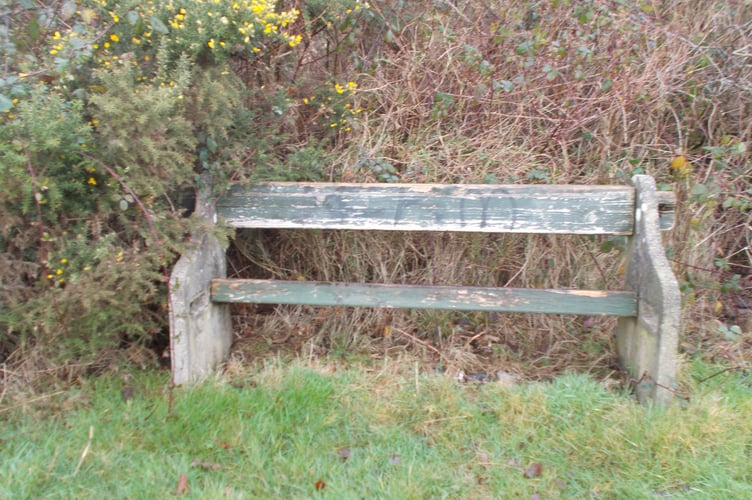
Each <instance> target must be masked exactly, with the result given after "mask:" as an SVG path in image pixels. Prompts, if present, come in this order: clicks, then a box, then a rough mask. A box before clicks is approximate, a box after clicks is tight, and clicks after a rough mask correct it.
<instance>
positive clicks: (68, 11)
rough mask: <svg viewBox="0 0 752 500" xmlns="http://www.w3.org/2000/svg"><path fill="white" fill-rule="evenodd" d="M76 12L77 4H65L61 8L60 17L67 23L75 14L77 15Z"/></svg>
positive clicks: (69, 2)
mask: <svg viewBox="0 0 752 500" xmlns="http://www.w3.org/2000/svg"><path fill="white" fill-rule="evenodd" d="M76 10H78V6H77V5H76V2H71V1H68V2H65V3H64V4H63V6H62V7H61V8H60V17H61V18H62V19H63V20H64V21H67V20H68V19H70V18H71V17H72V16H73V14H75V13H76Z"/></svg>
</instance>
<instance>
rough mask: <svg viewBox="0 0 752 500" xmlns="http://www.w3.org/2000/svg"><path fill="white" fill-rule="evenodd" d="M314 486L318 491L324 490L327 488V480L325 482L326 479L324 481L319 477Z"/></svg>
mask: <svg viewBox="0 0 752 500" xmlns="http://www.w3.org/2000/svg"><path fill="white" fill-rule="evenodd" d="M314 487H315V488H316V491H321V490H323V489H324V488H326V483H325V482H324V481H323V480H322V479H319V480H318V481H316V483H315V484H314Z"/></svg>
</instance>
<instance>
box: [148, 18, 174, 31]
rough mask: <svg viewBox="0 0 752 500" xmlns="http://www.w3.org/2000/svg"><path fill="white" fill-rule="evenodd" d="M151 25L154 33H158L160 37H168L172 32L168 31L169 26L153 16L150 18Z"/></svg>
mask: <svg viewBox="0 0 752 500" xmlns="http://www.w3.org/2000/svg"><path fill="white" fill-rule="evenodd" d="M149 23H151V29H152V30H153V31H156V32H157V33H159V34H160V35H166V34H167V33H169V32H170V30H168V29H167V26H165V24H164V23H163V22H162V20H161V19H159V18H158V17H157V16H151V17H150V18H149Z"/></svg>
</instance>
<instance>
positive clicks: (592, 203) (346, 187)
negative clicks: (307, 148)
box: [217, 182, 634, 235]
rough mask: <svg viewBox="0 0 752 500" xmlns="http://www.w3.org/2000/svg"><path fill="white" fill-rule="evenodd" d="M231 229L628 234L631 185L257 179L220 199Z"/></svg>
mask: <svg viewBox="0 0 752 500" xmlns="http://www.w3.org/2000/svg"><path fill="white" fill-rule="evenodd" d="M217 212H218V214H219V215H220V216H221V217H223V218H224V220H225V222H226V223H227V224H228V225H230V226H233V227H246V228H278V229H281V228H301V229H303V228H307V229H366V230H398V231H463V232H489V233H490V232H509V233H548V234H554V233H559V234H625V235H626V234H631V233H632V230H633V225H634V188H633V187H631V186H568V185H485V184H483V185H477V184H462V185H457V184H455V185H440V184H333V183H284V182H274V183H260V184H254V185H250V186H234V187H233V188H232V189H231V190H230V191H229V192H228V193H227V194H225V195H224V196H222V197H221V198H220V199H219V201H218V203H217Z"/></svg>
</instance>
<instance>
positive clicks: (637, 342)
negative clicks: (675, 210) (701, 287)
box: [616, 175, 681, 405]
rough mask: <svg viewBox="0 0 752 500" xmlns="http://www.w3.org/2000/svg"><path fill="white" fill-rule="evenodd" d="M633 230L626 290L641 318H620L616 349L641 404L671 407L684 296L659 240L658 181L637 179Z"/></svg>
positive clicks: (639, 176) (645, 176)
mask: <svg viewBox="0 0 752 500" xmlns="http://www.w3.org/2000/svg"><path fill="white" fill-rule="evenodd" d="M632 182H633V183H634V186H635V197H636V200H635V204H636V210H635V231H634V235H633V236H632V238H631V243H630V248H629V250H628V251H629V256H628V261H627V275H626V287H627V289H629V290H632V291H635V292H636V293H637V298H638V306H637V310H638V312H637V317H636V318H634V317H633V318H621V319H620V320H619V324H618V326H617V330H616V348H617V352H618V355H619V360H620V362H621V365H622V366H623V367H625V368H627V370H628V371H629V373H630V375H631V376H632V377H633V378H634V380H636V381H637V386H636V393H637V397H638V399H639V400H640V402H643V403H644V402H654V403H656V404H659V405H667V404H668V403H670V401H671V399H672V396H673V392H672V391H673V389H674V388H675V387H676V374H677V363H678V359H677V350H678V344H679V322H680V316H681V295H680V292H679V286H678V284H677V281H676V278H675V277H674V274H673V272H672V271H671V267H670V266H669V263H668V259H667V258H666V253H665V251H664V248H663V242H662V240H661V235H660V228H659V220H658V198H657V194H656V186H655V181H654V180H653V178H652V177H650V176H647V175H638V176H635V177H634V178H633V180H632Z"/></svg>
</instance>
